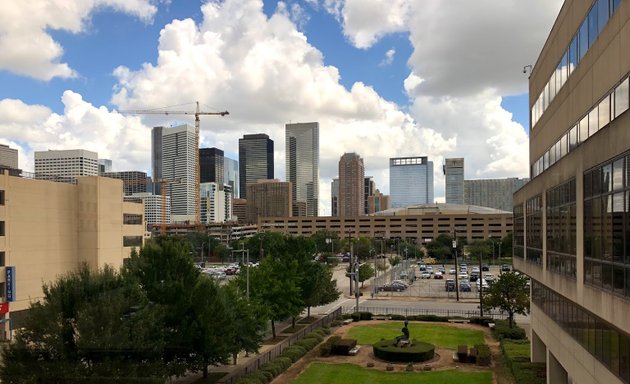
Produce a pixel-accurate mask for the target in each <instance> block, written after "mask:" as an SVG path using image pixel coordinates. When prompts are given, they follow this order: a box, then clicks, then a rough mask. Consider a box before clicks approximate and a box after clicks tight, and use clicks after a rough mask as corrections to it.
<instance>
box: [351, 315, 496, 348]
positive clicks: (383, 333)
mask: <svg viewBox="0 0 630 384" xmlns="http://www.w3.org/2000/svg"><path fill="white" fill-rule="evenodd" d="M402 327H403V324H402V322H401V321H397V322H390V323H380V324H373V325H363V326H355V327H352V328H351V329H350V330H349V331H348V334H347V335H346V338H348V339H357V343H358V344H363V345H367V344H370V345H371V344H374V343H376V342H377V341H380V340H381V339H386V340H387V339H394V338H395V337H396V336H399V335H401V334H402V332H401V329H402ZM408 328H409V337H410V338H411V339H416V340H418V341H424V342H426V343H431V344H434V345H436V346H438V347H441V348H448V349H457V346H458V345H462V344H466V345H468V346H472V345H475V344H485V340H484V338H483V332H482V331H477V330H470V329H462V328H455V327H451V326H448V325H443V324H426V323H413V322H410V323H409V326H408Z"/></svg>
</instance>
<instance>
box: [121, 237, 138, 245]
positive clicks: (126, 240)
mask: <svg viewBox="0 0 630 384" xmlns="http://www.w3.org/2000/svg"><path fill="white" fill-rule="evenodd" d="M140 246H142V236H123V247H140Z"/></svg>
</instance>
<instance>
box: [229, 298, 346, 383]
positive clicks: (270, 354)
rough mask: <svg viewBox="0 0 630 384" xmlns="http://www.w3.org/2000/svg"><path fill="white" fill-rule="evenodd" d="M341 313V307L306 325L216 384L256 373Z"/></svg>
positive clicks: (328, 324) (326, 325) (234, 380)
mask: <svg viewBox="0 0 630 384" xmlns="http://www.w3.org/2000/svg"><path fill="white" fill-rule="evenodd" d="M341 311H342V310H341V307H339V308H337V309H336V310H334V311H333V312H331V313H329V314H328V315H326V316H324V317H322V318H319V319H317V320H316V321H315V322H313V323H311V324H308V325H307V326H306V327H304V328H302V329H300V330H299V331H296V332H295V333H293V334H292V335H291V336H289V337H287V338H286V339H284V340H282V341H281V342H280V343H279V344H278V345H276V346H275V347H273V348H271V349H269V350H267V351H265V352H264V353H262V354H260V355H259V356H258V357H257V358H255V359H253V360H251V361H250V362H249V363H247V364H246V365H244V366H243V367H241V368H240V369H238V370H236V371H234V372H232V373H230V374H228V375H226V376H225V377H223V378H221V379H219V381H217V383H218V384H232V383H234V382H236V381H237V380H238V379H240V378H241V377H243V376H245V375H247V374H248V373H251V372H255V371H257V370H258V369H259V368H260V367H261V366H262V365H264V364H266V363H268V362H270V361H272V360H273V359H275V358H276V357H278V356H280V355H281V354H282V351H284V349H286V348H288V347H290V346H291V345H293V344H295V342H297V341H299V340H302V339H303V338H304V336H306V335H307V334H308V333H310V332H312V331H313V330H315V329H319V328H323V327H328V326H330V324H331V323H332V322H333V321H334V320H336V319H338V318H341Z"/></svg>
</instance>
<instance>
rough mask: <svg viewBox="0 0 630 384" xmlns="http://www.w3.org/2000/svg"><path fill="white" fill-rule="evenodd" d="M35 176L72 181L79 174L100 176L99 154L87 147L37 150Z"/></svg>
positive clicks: (35, 154)
mask: <svg viewBox="0 0 630 384" xmlns="http://www.w3.org/2000/svg"><path fill="white" fill-rule="evenodd" d="M34 156H35V177H36V178H38V179H42V180H53V181H62V182H69V183H72V182H74V181H75V180H76V178H77V177H78V176H98V154H97V153H96V152H92V151H87V150H85V149H69V150H48V151H36V152H35V153H34Z"/></svg>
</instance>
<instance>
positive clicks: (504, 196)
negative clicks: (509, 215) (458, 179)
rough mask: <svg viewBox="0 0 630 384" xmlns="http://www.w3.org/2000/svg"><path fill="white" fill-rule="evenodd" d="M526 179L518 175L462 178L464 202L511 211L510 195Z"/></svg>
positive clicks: (524, 182) (512, 205)
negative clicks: (495, 177)
mask: <svg viewBox="0 0 630 384" xmlns="http://www.w3.org/2000/svg"><path fill="white" fill-rule="evenodd" d="M528 181H529V179H521V178H518V177H510V178H506V179H480V180H464V204H469V205H478V206H481V207H489V208H495V209H500V210H502V211H508V212H512V208H513V207H514V204H513V202H512V195H513V194H514V192H516V191H517V190H519V189H520V188H521V187H522V186H523V185H525V184H526V183H527V182H528Z"/></svg>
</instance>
